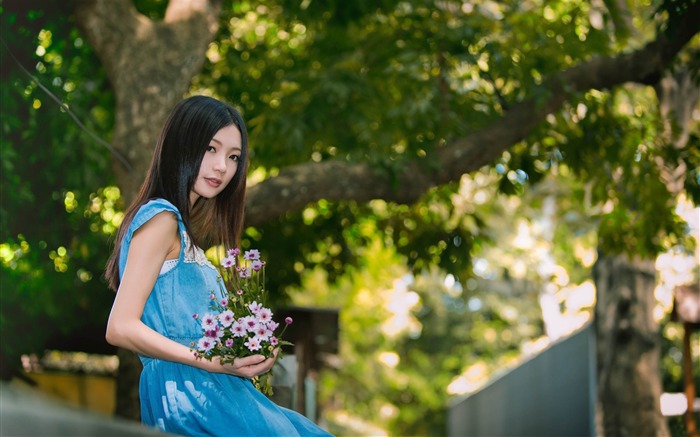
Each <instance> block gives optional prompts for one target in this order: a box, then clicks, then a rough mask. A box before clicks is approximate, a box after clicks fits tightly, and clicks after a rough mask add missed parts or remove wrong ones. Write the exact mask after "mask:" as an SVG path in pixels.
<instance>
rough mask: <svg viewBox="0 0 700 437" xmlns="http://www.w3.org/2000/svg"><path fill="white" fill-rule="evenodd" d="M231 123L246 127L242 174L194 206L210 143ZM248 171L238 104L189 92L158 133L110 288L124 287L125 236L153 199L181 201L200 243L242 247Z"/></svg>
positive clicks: (113, 260)
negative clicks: (192, 195) (121, 280)
mask: <svg viewBox="0 0 700 437" xmlns="http://www.w3.org/2000/svg"><path fill="white" fill-rule="evenodd" d="M231 125H235V126H236V127H238V130H239V131H240V132H241V156H240V160H239V161H238V167H237V169H236V174H235V175H234V176H233V179H232V180H231V182H229V184H228V185H227V186H226V188H224V190H223V191H222V192H221V193H219V195H217V196H216V197H214V198H212V199H206V198H204V197H200V198H199V199H198V200H197V202H196V203H195V204H194V205H193V206H192V207H191V206H190V193H191V191H192V189H193V187H194V183H195V181H196V178H197V175H198V173H199V167H200V165H201V164H202V159H203V157H204V153H205V151H206V148H207V147H208V146H209V143H210V142H211V139H212V138H213V137H214V135H215V134H216V133H217V132H218V131H219V130H221V129H222V128H224V127H227V126H231ZM247 170H248V132H247V130H246V127H245V122H244V121H243V117H242V116H241V114H240V113H239V112H238V111H237V110H236V109H235V108H234V107H233V106H231V105H229V104H227V103H224V102H222V101H220V100H217V99H214V98H212V97H207V96H193V97H189V98H187V99H184V100H182V101H180V102H179V103H178V104H177V105H175V107H174V108H173V110H172V111H171V112H170V115H169V116H168V118H167V120H166V121H165V125H164V126H163V129H162V131H161V133H160V137H159V138H158V143H157V144H156V148H155V151H154V153H153V159H152V161H151V165H150V167H149V169H148V173H147V174H146V179H145V180H144V182H143V184H142V185H141V189H140V190H139V193H138V195H137V196H136V199H134V201H133V202H132V203H131V205H130V206H129V208H128V209H127V210H126V212H125V214H124V220H123V221H122V224H121V226H120V228H119V232H118V234H117V238H116V243H115V247H114V251H113V252H112V255H111V256H110V258H109V260H108V261H107V266H106V268H105V278H106V279H107V282H108V285H109V287H110V288H112V289H113V290H115V291H116V290H117V289H118V288H119V253H120V251H121V247H122V240H123V239H124V235H125V234H126V230H127V229H128V228H129V225H130V224H131V221H132V220H133V218H134V216H135V215H136V212H137V211H138V210H139V208H140V207H141V206H143V205H144V204H145V203H147V202H148V201H149V200H151V199H155V198H162V199H165V200H167V201H169V202H170V203H172V204H173V205H175V207H176V208H177V209H178V210H179V211H180V214H181V215H182V221H183V223H184V225H185V229H186V230H187V233H188V234H189V236H190V238H191V239H192V242H193V243H194V244H195V245H198V246H201V247H205V248H206V247H209V246H211V245H216V244H221V245H223V246H224V247H226V248H231V247H235V246H237V245H238V243H239V240H240V235H241V232H242V231H243V214H244V209H245V190H246V174H247Z"/></svg>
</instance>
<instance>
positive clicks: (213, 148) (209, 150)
mask: <svg viewBox="0 0 700 437" xmlns="http://www.w3.org/2000/svg"><path fill="white" fill-rule="evenodd" d="M207 152H216V147H214V146H207Z"/></svg>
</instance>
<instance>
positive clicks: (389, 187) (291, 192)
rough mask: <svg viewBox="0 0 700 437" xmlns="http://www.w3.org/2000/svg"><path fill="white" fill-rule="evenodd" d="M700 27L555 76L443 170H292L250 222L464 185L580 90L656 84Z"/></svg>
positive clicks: (698, 11)
mask: <svg viewBox="0 0 700 437" xmlns="http://www.w3.org/2000/svg"><path fill="white" fill-rule="evenodd" d="M699 30H700V2H697V3H695V4H693V5H691V6H689V7H688V9H687V10H686V13H685V15H684V18H683V20H681V21H680V22H679V23H678V26H677V27H675V28H674V29H669V30H668V31H667V32H665V33H662V34H660V35H659V36H658V38H657V39H656V40H655V41H653V42H651V43H649V44H647V45H646V46H645V47H643V48H642V49H639V50H637V51H635V52H631V53H626V54H622V55H619V56H617V57H600V58H594V59H591V60H590V61H587V62H585V63H582V64H580V65H578V66H575V67H573V68H570V69H568V70H564V71H562V72H561V73H559V74H557V75H555V76H552V77H551V78H549V79H548V80H547V81H545V82H544V83H543V85H542V87H543V89H544V91H545V92H544V94H543V95H544V96H545V97H544V98H542V99H539V100H538V99H535V98H531V99H529V100H526V101H523V102H520V103H518V104H516V105H514V106H513V107H512V109H511V110H510V111H508V112H507V113H505V114H504V115H503V116H502V117H501V118H500V119H498V120H496V121H494V122H493V123H492V124H491V125H489V126H487V127H485V128H484V129H481V130H479V131H476V132H474V133H472V134H470V135H467V136H465V137H462V138H458V139H455V140H453V141H451V142H450V143H448V144H447V145H446V146H445V147H443V148H441V149H438V150H436V151H435V152H434V155H433V156H430V157H429V158H428V160H432V162H433V163H436V164H437V166H434V165H427V163H426V165H421V164H420V163H414V162H410V163H407V164H406V165H405V166H404V167H402V168H401V169H400V170H399V171H398V172H397V173H395V174H393V175H391V174H389V173H388V172H386V171H380V169H379V168H375V167H372V166H371V165H370V164H365V163H348V162H343V161H325V162H321V163H305V164H300V165H296V166H291V167H287V168H285V169H283V170H281V171H280V173H279V175H278V176H275V177H271V178H269V179H266V180H265V181H263V182H261V183H259V184H257V185H256V186H253V187H250V188H249V190H248V201H247V204H246V207H247V211H246V224H247V225H252V226H255V225H258V224H261V223H264V222H266V221H269V220H272V219H274V218H276V217H279V216H280V215H281V214H283V213H285V212H287V211H293V210H298V209H299V208H302V207H303V206H305V205H307V204H308V203H310V202H314V201H317V200H319V199H328V200H356V201H368V200H371V199H384V200H388V201H395V202H399V203H413V202H415V201H417V200H418V199H419V198H420V197H421V196H422V195H423V194H424V193H425V192H426V191H427V190H428V189H429V188H430V187H433V186H435V185H442V184H446V183H449V182H454V181H458V180H459V179H460V178H461V176H462V175H463V174H465V173H469V172H471V171H474V170H477V169H479V168H480V167H482V166H484V165H486V164H488V163H491V162H493V161H494V160H496V159H497V158H498V157H499V156H501V154H502V153H503V152H504V151H505V150H507V149H508V148H509V147H511V146H512V145H514V144H516V143H517V142H519V141H521V140H523V139H524V138H525V137H526V136H527V135H528V134H529V133H530V132H532V130H533V129H534V128H535V127H536V126H537V125H538V124H539V123H541V122H542V121H543V120H544V118H545V117H546V116H547V115H548V114H550V113H552V112H554V111H557V110H558V109H560V108H561V106H562V105H563V104H564V102H566V100H567V99H568V98H569V97H570V96H571V95H572V94H574V93H578V92H583V91H586V90H589V89H608V88H611V87H614V86H617V85H620V84H623V83H627V82H639V83H644V84H649V83H654V82H655V81H656V80H658V78H659V77H660V75H661V73H662V72H663V70H664V69H666V68H667V67H668V66H669V65H670V63H671V61H672V60H673V58H674V57H675V56H676V55H677V54H678V52H679V51H680V50H681V48H683V46H685V44H687V42H688V41H689V40H690V39H691V38H692V37H693V36H694V35H695V34H697V33H698V31H699ZM394 187H395V188H394Z"/></svg>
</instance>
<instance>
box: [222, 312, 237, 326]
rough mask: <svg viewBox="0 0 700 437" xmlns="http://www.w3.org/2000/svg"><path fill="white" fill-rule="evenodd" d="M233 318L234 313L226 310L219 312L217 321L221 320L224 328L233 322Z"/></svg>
mask: <svg viewBox="0 0 700 437" xmlns="http://www.w3.org/2000/svg"><path fill="white" fill-rule="evenodd" d="M233 318H234V314H233V311H231V310H226V311H224V312H223V313H221V314H219V322H221V324H222V325H223V327H224V328H228V327H229V326H231V323H233Z"/></svg>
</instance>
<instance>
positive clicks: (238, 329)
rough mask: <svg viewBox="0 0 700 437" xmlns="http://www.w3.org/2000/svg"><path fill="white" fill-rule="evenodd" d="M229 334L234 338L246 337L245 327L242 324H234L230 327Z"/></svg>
mask: <svg viewBox="0 0 700 437" xmlns="http://www.w3.org/2000/svg"><path fill="white" fill-rule="evenodd" d="M231 334H232V335H233V336H234V337H244V336H245V335H246V329H245V326H244V325H243V324H242V323H239V322H234V324H233V325H231Z"/></svg>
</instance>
